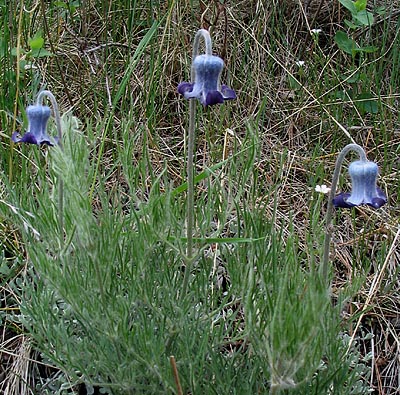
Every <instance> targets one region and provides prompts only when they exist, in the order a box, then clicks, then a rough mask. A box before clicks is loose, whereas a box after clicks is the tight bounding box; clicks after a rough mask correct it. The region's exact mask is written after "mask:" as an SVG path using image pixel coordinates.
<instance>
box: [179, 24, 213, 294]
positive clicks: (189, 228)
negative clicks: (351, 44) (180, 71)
mask: <svg viewBox="0 0 400 395" xmlns="http://www.w3.org/2000/svg"><path fill="white" fill-rule="evenodd" d="M200 39H203V40H204V45H205V51H206V54H207V55H211V54H212V42H211V37H210V33H209V32H208V31H207V30H205V29H200V30H198V31H197V33H196V35H195V37H194V42H193V58H192V68H191V81H192V82H194V78H195V72H194V69H193V61H194V59H195V58H196V56H197V55H198V54H199V47H200ZM195 138H196V100H195V99H192V100H190V104H189V131H188V151H187V218H186V220H187V224H186V232H187V234H186V239H187V244H186V259H185V265H186V267H185V275H184V278H183V285H182V295H183V297H184V296H185V295H186V291H187V287H188V284H189V276H190V272H191V271H192V265H193V228H194V223H195V215H194V156H195V153H194V147H195Z"/></svg>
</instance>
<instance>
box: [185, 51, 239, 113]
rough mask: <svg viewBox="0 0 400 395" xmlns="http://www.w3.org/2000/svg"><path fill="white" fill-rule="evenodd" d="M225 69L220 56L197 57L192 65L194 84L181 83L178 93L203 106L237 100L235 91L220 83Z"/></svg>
mask: <svg viewBox="0 0 400 395" xmlns="http://www.w3.org/2000/svg"><path fill="white" fill-rule="evenodd" d="M223 67H224V62H223V60H222V59H221V58H219V57H218V56H214V55H198V56H196V57H195V59H194V61H193V64H192V69H193V71H194V82H181V83H180V84H179V85H178V93H180V94H181V95H183V96H184V97H185V98H186V99H198V100H199V101H200V103H201V104H203V106H210V105H214V104H221V103H223V102H224V101H225V100H232V99H236V93H235V91H234V90H233V89H231V88H229V87H228V86H227V85H221V83H220V78H221V73H222V69H223Z"/></svg>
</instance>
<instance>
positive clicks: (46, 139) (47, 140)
mask: <svg viewBox="0 0 400 395" xmlns="http://www.w3.org/2000/svg"><path fill="white" fill-rule="evenodd" d="M55 140H56V141H55ZM57 140H58V139H52V138H50V137H49V136H48V135H47V134H45V135H43V136H42V137H41V139H40V140H39V142H38V144H39V145H41V144H46V145H49V146H50V147H53V146H54V143H56V144H57Z"/></svg>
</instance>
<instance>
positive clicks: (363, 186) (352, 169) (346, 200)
mask: <svg viewBox="0 0 400 395" xmlns="http://www.w3.org/2000/svg"><path fill="white" fill-rule="evenodd" d="M349 175H350V178H351V183H352V189H351V193H340V194H338V195H337V196H335V197H334V199H333V201H332V203H333V205H334V206H335V207H342V208H351V207H355V206H360V205H363V204H367V205H369V206H371V207H373V208H375V209H378V208H380V207H382V206H383V205H384V204H386V203H387V197H386V195H385V193H384V192H383V191H382V190H381V189H380V188H378V187H377V185H376V180H377V177H378V165H377V164H376V163H374V162H371V161H362V160H358V161H355V162H352V163H350V166H349Z"/></svg>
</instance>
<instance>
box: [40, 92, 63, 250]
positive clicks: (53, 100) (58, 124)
mask: <svg viewBox="0 0 400 395" xmlns="http://www.w3.org/2000/svg"><path fill="white" fill-rule="evenodd" d="M44 97H47V98H48V99H49V100H50V102H51V104H52V106H53V111H54V119H55V121H56V128H57V135H58V146H59V147H60V149H61V151H63V150H64V147H63V140H62V137H63V136H62V128H61V117H60V111H59V109H58V104H57V100H56V98H55V97H54V95H53V94H52V93H51V92H50V91H48V90H44V91H41V92H40V93H39V94H38V96H37V99H36V104H37V105H42V102H43V98H44ZM58 225H59V227H60V242H61V246H62V245H63V244H64V182H63V180H62V177H60V181H59V189H58Z"/></svg>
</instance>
